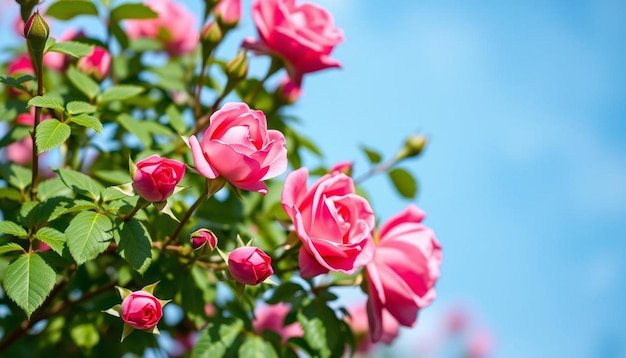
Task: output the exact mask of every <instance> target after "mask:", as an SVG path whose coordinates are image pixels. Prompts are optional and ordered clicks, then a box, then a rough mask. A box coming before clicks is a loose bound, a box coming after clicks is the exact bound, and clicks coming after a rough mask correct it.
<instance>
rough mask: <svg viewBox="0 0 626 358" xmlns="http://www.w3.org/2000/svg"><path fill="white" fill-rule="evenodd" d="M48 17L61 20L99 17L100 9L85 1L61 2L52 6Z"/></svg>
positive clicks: (48, 11)
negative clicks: (78, 17)
mask: <svg viewBox="0 0 626 358" xmlns="http://www.w3.org/2000/svg"><path fill="white" fill-rule="evenodd" d="M46 15H47V16H50V17H54V18H56V19H59V20H64V21H67V20H70V19H73V18H74V17H76V16H79V15H93V16H98V8H97V7H96V5H94V4H93V3H92V2H89V1H84V0H60V1H56V2H53V3H52V4H50V6H49V7H48V9H47V10H46Z"/></svg>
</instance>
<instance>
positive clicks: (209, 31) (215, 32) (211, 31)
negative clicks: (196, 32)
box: [200, 22, 224, 59]
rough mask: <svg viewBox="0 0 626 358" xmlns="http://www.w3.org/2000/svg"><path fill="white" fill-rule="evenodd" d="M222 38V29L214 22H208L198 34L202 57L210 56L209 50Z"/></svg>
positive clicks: (211, 50)
mask: <svg viewBox="0 0 626 358" xmlns="http://www.w3.org/2000/svg"><path fill="white" fill-rule="evenodd" d="M222 38H224V34H223V33H222V29H221V28H220V26H219V25H218V24H217V23H215V22H209V23H208V24H207V25H206V26H205V27H204V29H202V33H201V34H200V42H202V57H203V58H204V59H207V58H209V57H210V56H211V52H213V50H214V49H215V47H217V45H218V44H219V43H220V42H221V41H222Z"/></svg>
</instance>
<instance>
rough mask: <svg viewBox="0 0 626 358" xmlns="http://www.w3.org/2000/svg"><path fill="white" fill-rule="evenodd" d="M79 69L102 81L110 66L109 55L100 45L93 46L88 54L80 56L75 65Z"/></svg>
mask: <svg viewBox="0 0 626 358" xmlns="http://www.w3.org/2000/svg"><path fill="white" fill-rule="evenodd" d="M76 67H78V69H79V70H81V71H83V72H85V73H86V74H89V75H92V76H93V77H95V78H96V79H97V80H98V81H102V79H104V78H105V77H106V76H107V75H108V74H109V68H110V67H111V55H110V54H109V52H108V51H107V50H105V49H104V48H102V47H99V46H94V48H93V51H92V52H91V54H90V55H88V56H85V57H81V58H80V59H79V60H78V63H77V65H76Z"/></svg>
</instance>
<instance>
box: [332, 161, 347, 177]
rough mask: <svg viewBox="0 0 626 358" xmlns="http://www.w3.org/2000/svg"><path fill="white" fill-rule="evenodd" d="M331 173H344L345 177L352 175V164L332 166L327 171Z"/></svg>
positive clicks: (340, 163) (344, 163)
mask: <svg viewBox="0 0 626 358" xmlns="http://www.w3.org/2000/svg"><path fill="white" fill-rule="evenodd" d="M329 171H330V172H331V173H332V172H340V173H344V174H345V175H347V176H350V175H352V162H348V161H345V162H339V163H337V164H335V165H333V166H332V167H330V170H329Z"/></svg>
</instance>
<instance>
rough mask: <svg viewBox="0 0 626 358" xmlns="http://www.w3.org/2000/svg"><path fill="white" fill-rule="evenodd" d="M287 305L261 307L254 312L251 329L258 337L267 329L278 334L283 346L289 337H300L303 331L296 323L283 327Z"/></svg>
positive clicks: (287, 309)
mask: <svg viewBox="0 0 626 358" xmlns="http://www.w3.org/2000/svg"><path fill="white" fill-rule="evenodd" d="M289 310H290V308H289V305H288V304H286V303H284V302H279V303H277V304H275V305H269V306H267V305H265V306H261V307H260V308H258V309H257V310H255V312H254V321H252V329H253V330H254V331H255V332H256V333H257V334H259V335H261V334H263V332H264V331H265V330H266V329H267V330H270V331H274V332H276V333H278V335H279V336H280V337H281V341H282V343H283V344H285V343H286V342H287V340H288V339H289V338H291V337H302V335H304V331H302V326H301V325H300V323H298V322H294V323H291V324H288V325H285V318H286V317H287V314H288V313H289Z"/></svg>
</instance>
